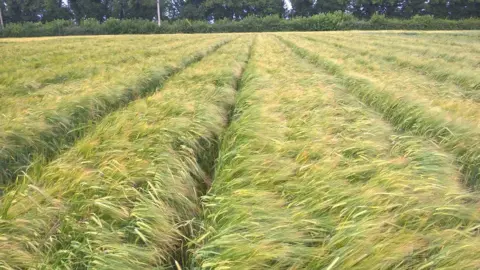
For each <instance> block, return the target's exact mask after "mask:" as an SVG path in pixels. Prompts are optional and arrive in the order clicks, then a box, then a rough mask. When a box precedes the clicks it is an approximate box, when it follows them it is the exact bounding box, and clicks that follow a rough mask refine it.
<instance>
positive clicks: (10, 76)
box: [0, 35, 229, 184]
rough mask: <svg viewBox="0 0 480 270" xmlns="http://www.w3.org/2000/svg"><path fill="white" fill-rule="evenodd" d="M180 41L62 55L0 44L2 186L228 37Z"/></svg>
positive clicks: (47, 46)
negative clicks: (3, 51)
mask: <svg viewBox="0 0 480 270" xmlns="http://www.w3.org/2000/svg"><path fill="white" fill-rule="evenodd" d="M181 37H182V36H180V37H179V38H174V39H173V40H171V41H169V39H168V37H167V38H165V37H160V38H152V37H147V36H145V37H129V36H125V37H102V38H99V39H98V40H97V39H91V38H65V39H64V41H65V44H63V45H62V46H60V47H59V48H58V50H53V48H55V47H54V46H53V45H54V44H55V43H54V42H55V40H51V39H47V40H46V41H31V42H29V41H26V42H13V43H7V45H5V46H3V47H4V50H5V51H6V53H4V54H3V53H2V54H3V56H2V58H3V59H2V60H3V61H4V63H5V65H2V69H3V70H2V72H1V73H0V74H1V75H0V93H1V94H0V97H1V98H0V120H1V121H0V168H1V171H0V183H2V184H6V183H8V182H9V181H10V180H11V179H12V178H13V177H14V176H15V175H17V174H18V173H19V172H20V171H21V170H23V169H24V168H25V166H26V165H28V163H29V162H30V161H31V160H32V158H34V156H35V155H37V156H43V157H46V158H47V159H50V158H51V157H53V156H54V155H55V154H56V153H58V152H59V151H61V150H62V149H63V148H65V146H67V145H69V144H71V142H72V141H74V140H75V139H76V138H77V137H81V134H82V133H83V132H84V130H85V128H86V127H88V126H89V123H91V122H94V121H97V120H99V119H100V118H102V117H103V116H104V115H105V114H107V113H108V112H110V111H113V110H115V109H117V108H119V107H122V106H124V105H126V104H128V103H129V102H130V101H131V100H133V99H136V98H138V97H142V96H145V95H147V94H148V93H151V92H152V91H153V90H155V89H156V87H157V86H158V85H159V84H161V83H162V82H163V81H164V80H165V78H166V77H168V76H170V75H172V74H173V73H175V72H178V71H179V70H181V69H183V68H185V67H186V66H188V65H189V64H191V63H193V62H195V61H198V60H199V59H200V58H202V57H203V56H204V55H205V54H208V53H209V52H211V51H212V50H215V49H216V48H218V46H220V45H222V44H223V43H225V41H226V40H228V39H229V37H228V35H227V36H211V37H210V38H208V37H206V36H202V35H200V36H198V37H194V38H193V41H188V40H186V39H185V38H183V39H182V38H181ZM85 40H87V41H91V43H89V42H85ZM84 43H87V44H89V45H87V46H86V48H85V50H84V48H83V44H84ZM93 48H99V49H98V50H94V49H93ZM17 50H18V51H20V52H21V54H18V53H17ZM39 50H40V51H43V52H46V53H43V54H42V53H37V52H38V51H39ZM78 51H80V53H78ZM23 53H25V55H24V56H22V54H23ZM52 55H54V56H52ZM19 58H20V59H19ZM52 58H53V59H52ZM17 62H19V63H20V64H18V65H17V64H16V63H17ZM37 65H38V67H37ZM67 79H68V80H67ZM7 90H8V91H7Z"/></svg>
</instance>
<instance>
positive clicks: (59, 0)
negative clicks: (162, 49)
mask: <svg viewBox="0 0 480 270" xmlns="http://www.w3.org/2000/svg"><path fill="white" fill-rule="evenodd" d="M160 1H161V7H162V9H161V11H162V12H161V19H162V20H170V21H174V20H178V19H188V20H204V21H216V20H222V19H229V20H241V19H244V18H245V17H247V16H258V17H264V16H271V15H274V16H279V17H284V18H292V17H310V16H313V15H316V14H321V13H329V12H335V11H340V12H346V13H349V14H353V15H354V16H355V17H358V18H370V17H371V16H372V15H373V14H382V15H385V17H387V18H411V17H413V16H415V15H433V16H434V17H436V18H448V19H462V18H471V17H475V18H476V17H480V0H160ZM0 9H1V12H2V15H3V21H4V22H5V23H19V22H49V21H53V20H57V19H63V20H73V21H75V22H77V23H79V22H80V21H82V20H85V19H87V18H93V19H96V20H98V21H100V22H102V21H105V20H107V19H109V18H117V19H146V20H156V19H157V18H156V17H157V11H156V0H0Z"/></svg>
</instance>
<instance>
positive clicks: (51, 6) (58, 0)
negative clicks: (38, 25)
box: [42, 0, 72, 22]
mask: <svg viewBox="0 0 480 270" xmlns="http://www.w3.org/2000/svg"><path fill="white" fill-rule="evenodd" d="M70 18H72V14H71V13H70V10H69V9H68V7H66V6H65V5H64V4H63V1H62V0H45V3H44V9H43V15H42V21H44V22H45V21H53V20H56V19H63V20H68V19H70Z"/></svg>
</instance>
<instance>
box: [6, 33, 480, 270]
mask: <svg viewBox="0 0 480 270" xmlns="http://www.w3.org/2000/svg"><path fill="white" fill-rule="evenodd" d="M0 51H1V54H0V63H1V64H0V183H1V190H2V194H1V197H0V215H1V219H0V268H1V269H112V270H113V269H329V270H332V269H366V270H367V269H368V270H370V269H455V270H459V269H480V191H479V190H480V171H479V170H480V32H479V31H457V32H402V31H377V32H356V31H352V32H319V33H300V32H297V33H261V34H212V35H156V36H155V35H152V36H97V37H63V38H31V39H2V40H0Z"/></svg>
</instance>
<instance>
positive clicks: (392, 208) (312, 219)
mask: <svg viewBox="0 0 480 270" xmlns="http://www.w3.org/2000/svg"><path fill="white" fill-rule="evenodd" d="M246 74H247V75H246V77H245V78H244V80H243V83H242V88H241V89H240V94H239V98H238V101H237V105H236V110H235V114H234V118H233V122H232V124H231V125H230V127H229V128H228V130H227V132H226V133H225V136H224V137H223V138H222V146H221V149H220V156H219V160H218V163H217V167H216V175H215V181H214V183H213V187H212V189H211V190H210V192H209V193H208V195H207V196H205V197H204V200H205V202H204V205H205V213H204V224H203V234H200V235H199V237H198V238H197V239H196V240H195V241H193V242H192V243H191V244H192V245H196V246H197V249H196V250H195V251H194V258H195V259H196V261H195V262H196V263H197V264H199V265H200V267H201V268H203V269H353V268H355V269H394V268H401V269H435V268H445V269H447V268H452V269H453V268H461V269H474V268H478V267H479V266H480V256H479V255H478V252H479V251H480V250H479V248H480V242H479V239H478V235H477V234H478V225H479V222H480V215H479V213H478V211H477V204H478V196H477V195H474V194H470V193H469V192H468V191H466V190H465V189H464V188H463V187H462V185H461V184H460V182H459V178H460V177H461V174H460V173H459V171H458V169H457V167H456V166H454V164H453V161H454V159H455V157H454V156H453V155H451V154H448V153H446V152H444V151H443V150H442V149H440V148H439V147H438V146H436V145H435V144H433V143H431V142H427V141H424V140H423V138H422V137H418V136H415V135H412V134H410V133H403V132H402V133H398V132H396V131H395V130H394V128H393V127H392V126H390V124H389V123H387V122H385V121H384V120H382V119H381V118H380V115H377V114H376V113H375V112H373V111H371V110H370V109H368V108H366V107H365V105H363V104H361V103H359V102H358V101H357V100H356V99H355V98H354V97H353V96H350V95H348V94H347V93H345V90H344V89H343V87H342V81H341V80H339V79H338V78H335V77H334V76H331V75H328V74H325V73H323V72H321V71H320V70H319V71H317V69H316V68H315V67H314V66H312V65H310V64H308V63H306V62H304V61H302V60H301V59H300V58H298V57H296V56H295V55H294V54H293V53H292V52H289V49H288V48H287V47H286V46H285V45H282V44H281V43H280V42H279V41H278V40H276V39H275V38H273V37H268V36H262V37H261V38H259V40H258V42H257V44H256V46H255V47H254V50H253V57H252V59H251V61H250V63H249V66H248V68H247V70H246Z"/></svg>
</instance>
